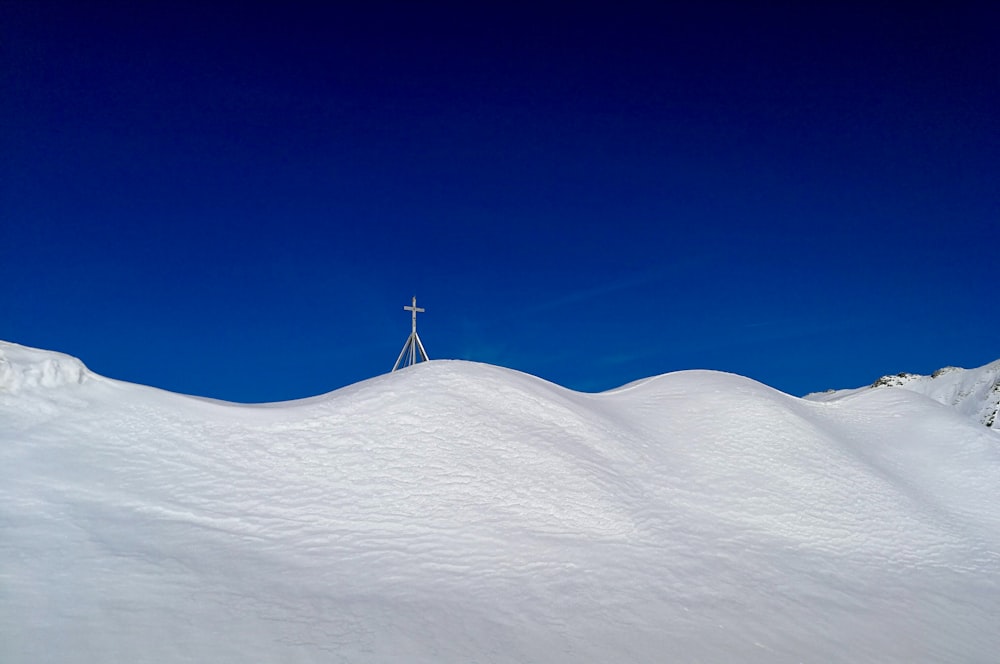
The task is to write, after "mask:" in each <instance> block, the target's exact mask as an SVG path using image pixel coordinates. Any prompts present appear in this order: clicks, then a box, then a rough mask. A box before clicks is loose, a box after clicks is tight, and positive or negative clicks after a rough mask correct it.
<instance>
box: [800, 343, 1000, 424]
mask: <svg viewBox="0 0 1000 664" xmlns="http://www.w3.org/2000/svg"><path fill="white" fill-rule="evenodd" d="M886 387H901V388H903V389H905V390H910V391H911V392H916V393H917V394H923V395H924V396H926V397H930V398H931V399H933V400H934V401H937V402H938V403H942V404H945V405H946V406H952V407H953V408H955V409H956V410H957V411H958V412H960V413H963V414H964V415H966V416H968V417H971V418H972V419H974V420H975V421H977V422H979V423H980V424H985V425H986V426H988V427H991V428H993V427H994V426H1000V425H997V421H998V420H1000V360H997V361H996V362H991V363H990V364H987V365H985V366H982V367H979V368H978V369H960V368H958V367H945V368H943V369H938V370H937V371H935V372H934V373H933V374H932V375H930V376H921V375H919V374H912V373H900V374H895V375H891V376H882V377H881V378H879V379H878V380H876V381H875V382H874V383H872V384H871V385H870V386H868V387H867V388H858V389H854V390H831V391H830V392H823V393H819V394H810V395H807V396H806V398H807V399H811V400H815V401H833V400H836V399H839V398H841V397H843V396H848V395H852V394H856V393H857V392H858V391H859V390H866V389H879V388H886Z"/></svg>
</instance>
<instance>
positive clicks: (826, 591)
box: [0, 342, 1000, 664]
mask: <svg viewBox="0 0 1000 664" xmlns="http://www.w3.org/2000/svg"><path fill="white" fill-rule="evenodd" d="M988 367H990V369H989V370H991V371H992V370H994V369H996V368H997V365H988ZM984 369H985V368H984ZM977 371H978V373H976V372H972V373H975V374H976V376H978V377H977V378H975V379H973V378H970V376H972V373H968V374H966V373H960V372H959V371H953V372H945V373H944V374H942V375H939V376H938V377H937V378H934V379H927V380H923V379H914V380H908V381H906V384H905V385H903V387H906V388H907V389H860V390H853V391H849V392H841V393H834V394H828V395H821V396H817V397H816V398H813V399H798V398H795V397H792V396H789V395H786V394H783V393H781V392H778V391H776V390H774V389H771V388H769V387H767V386H765V385H762V384H760V383H757V382H754V381H752V380H750V379H747V378H743V377H740V376H736V375H732V374H723V373H717V372H711V371H686V372H679V373H674V374H667V375H664V376H659V377H656V378H650V379H647V380H643V381H638V382H636V383H632V384H630V385H627V386H624V387H622V388H619V389H617V390H612V391H609V392H604V393H600V394H583V393H578V392H573V391H570V390H567V389H564V388H561V387H559V386H556V385H553V384H551V383H547V382H545V381H543V380H541V379H538V378H535V377H533V376H529V375H526V374H522V373H518V372H515V371H511V370H507V369H502V368H498V367H494V366H489V365H483V364H475V363H470V362H458V361H431V362H426V363H422V364H419V365H417V366H414V367H411V368H408V369H406V370H403V371H399V372H396V373H393V374H390V375H385V376H380V377H378V378H374V379H371V380H368V381H365V382H362V383H359V384H357V385H353V386H351V387H347V388H344V389H341V390H337V391H335V392H332V393H330V394H327V395H323V396H319V397H314V398H311V399H305V400H301V401H294V402H287V403H277V404H266V405H257V406H244V405H236V404H230V403H225V402H217V401H209V400H205V399H198V398H193V397H187V396H182V395H178V394H173V393H169V392H164V391H162V390H157V389H154V388H149V387H144V386H140V385H134V384H129V383H123V382H119V381H115V380H111V379H108V378H104V377H102V376H98V375H96V374H93V373H91V372H89V371H88V370H87V369H86V368H85V367H84V365H83V364H82V363H81V362H80V361H79V360H76V359H74V358H71V357H69V356H66V355H61V354H58V353H52V352H48V351H42V350H36V349H31V348H26V347H22V346H18V345H16V344H10V343H3V342H0V523H2V524H3V526H2V532H3V536H2V537H0V661H3V662H5V663H10V664H22V663H23V664H27V663H29V662H30V663H37V662H112V661H121V662H125V661H129V662H157V663H160V662H182V661H183V662H190V661H203V662H213V663H221V662H234V663H235V662H241V663H242V662H545V663H554V662H573V663H577V662H662V661H699V662H734V661H739V662H800V661H808V662H859V661H866V662H872V661H877V662H911V661H921V662H956V661H962V662H988V661H995V659H996V653H997V652H1000V630H998V628H997V616H998V615H1000V507H998V503H997V500H996V495H997V489H998V487H1000V434H998V432H997V431H994V430H991V429H990V428H988V427H986V426H983V424H982V423H981V422H979V421H977V420H976V417H972V416H970V415H976V414H977V413H978V412H979V411H978V410H977V409H978V408H979V406H973V405H969V404H972V403H973V400H979V401H982V399H981V397H984V394H985V395H986V396H988V394H989V393H990V390H989V389H988V388H983V390H980V391H977V390H978V387H977V388H975V389H968V388H970V386H971V385H973V384H975V385H979V382H978V381H979V380H980V378H982V377H983V376H984V375H985V374H984V373H982V372H981V371H979V370H977ZM934 381H938V382H934ZM947 381H952V382H947ZM983 381H986V382H988V381H987V379H985V378H983ZM984 384H985V383H984ZM918 386H920V387H919V389H914V388H915V387H918ZM942 386H947V387H942ZM981 392H982V393H981ZM942 395H946V396H942ZM960 395H964V396H962V397H961V398H959V396H960ZM928 396H930V397H931V398H928Z"/></svg>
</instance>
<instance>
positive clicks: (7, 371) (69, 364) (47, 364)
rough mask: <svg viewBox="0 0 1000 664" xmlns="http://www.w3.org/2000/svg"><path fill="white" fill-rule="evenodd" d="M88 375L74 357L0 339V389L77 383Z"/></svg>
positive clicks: (0, 390)
mask: <svg viewBox="0 0 1000 664" xmlns="http://www.w3.org/2000/svg"><path fill="white" fill-rule="evenodd" d="M89 376H90V372H89V371H88V370H87V367H85V366H84V364H83V362H81V361H80V360H78V359H76V358H75V357H70V356H69V355H64V354H62V353H55V352H52V351H44V350H38V349H35V348H28V347H27V346H21V345H19V344H15V343H10V342H8V341H0V392H12V393H16V392H20V391H21V390H24V389H36V388H53V387H59V386H62V385H68V384H80V383H83V382H84V381H85V380H87V378H88V377H89Z"/></svg>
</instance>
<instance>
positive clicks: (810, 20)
mask: <svg viewBox="0 0 1000 664" xmlns="http://www.w3.org/2000/svg"><path fill="white" fill-rule="evenodd" d="M208 4H212V8H206V7H204V6H201V4H184V3H164V4H156V3H145V2H128V3H125V2H122V3H117V4H109V3H89V2H86V3H83V2H73V3H65V4H58V3H46V2H17V1H15V2H11V1H10V0H6V1H5V2H3V3H0V67H2V69H0V86H2V87H0V303H2V306H0V338H2V339H5V340H8V341H14V342H17V343H21V344H25V345H29V346H37V347H42V348H48V349H52V350H58V351H62V352H66V353H69V354H72V355H75V356H77V357H80V358H81V359H83V360H84V362H86V363H87V365H88V366H89V367H90V368H91V369H93V370H94V371H96V372H98V373H101V374H103V375H106V376H109V377H112V378H118V379H123V380H128V381H133V382H138V383H143V384H148V385H154V386H157V387H162V388H165V389H169V390H173V391H179V392H185V393H190V394H197V395H203V396H210V397H216V398H222V399H229V400H236V401H275V400H284V399H291V398H297V397H304V396H309V395H314V394H319V393H323V392H326V391H329V390H332V389H335V388H337V387H341V386H344V385H347V384H350V383H353V382H356V381H358V380H362V379H364V378H368V377H371V376H374V375H377V374H380V373H384V372H386V371H387V370H388V369H390V368H391V366H392V363H393V361H394V360H395V359H396V355H397V354H398V353H399V351H400V349H401V348H402V345H403V343H404V342H405V341H406V338H407V335H408V334H409V326H410V321H409V314H408V313H407V312H405V311H403V310H402V307H403V305H405V304H408V303H409V300H410V297H411V296H412V295H414V294H415V295H416V296H417V298H418V303H419V305H420V306H423V307H425V308H426V309H427V313H426V314H423V315H422V316H421V319H420V321H419V329H420V336H421V338H422V340H423V342H424V345H425V346H426V347H427V351H428V353H429V354H430V355H431V356H432V357H433V358H457V359H469V360H477V361H482V362H489V363H493V364H499V365H502V366H507V367H511V368H514V369H519V370H522V371H526V372H529V373H532V374H536V375H538V376H541V377H543V378H546V379H549V380H552V381H554V382H557V383H560V384H562V385H565V386H568V387H572V388H575V389H583V390H600V389H607V388H611V387H615V386H618V385H621V384H623V383H626V382H629V381H632V380H635V379H639V378H642V377H645V376H649V375H653V374H659V373H664V372H668V371H675V370H681V369H693V368H708V369H718V370H722V371H732V372H736V373H740V374H743V375H746V376H749V377H751V378H754V379H757V380H760V381H762V382H764V383H767V384H769V385H771V386H774V387H776V388H778V389H781V390H783V391H786V392H790V393H793V394H804V393H806V392H809V391H816V390H823V389H827V388H832V387H836V388H841V387H855V386H859V385H862V384H867V383H869V382H871V381H872V380H874V379H875V378H877V377H879V376H880V375H882V374H886V373H895V372H898V371H915V372H920V373H929V372H930V371H933V370H934V369H936V368H938V367H941V366H944V365H959V366H967V367H973V366H979V365H982V364H985V363H987V362H990V361H992V360H995V359H997V358H998V357H1000V312H998V309H1000V306H998V296H997V293H998V287H997V286H998V283H1000V260H998V258H997V246H998V242H997V240H998V239H1000V73H998V72H1000V56H998V47H997V41H996V31H995V30H996V26H997V25H1000V12H998V11H997V10H995V9H988V7H989V6H990V5H989V4H986V3H983V4H981V5H976V4H962V3H951V4H945V3H939V6H938V8H937V9H934V10H928V9H924V8H920V9H917V8H916V6H914V7H906V6H905V5H904V6H903V8H902V9H891V8H889V6H883V5H878V4H872V3H843V2H838V3H830V4H827V5H822V6H810V7H808V8H806V7H803V6H801V5H806V4H810V3H763V7H757V8H753V9H751V8H748V5H747V4H745V3H716V4H709V3H678V4H671V3H662V4H661V5H660V7H659V8H658V9H655V10H652V9H649V8H648V5H647V6H646V7H643V6H641V5H628V4H624V5H623V4H621V3H607V4H605V5H604V6H603V7H588V8H584V7H581V6H580V5H579V3H561V4H552V3H548V4H547V3H530V4H527V3H526V4H516V3H501V2H490V3H469V2H464V3H450V4H441V3H398V4H394V3H350V4H348V3H325V4H326V5H327V6H325V7H321V6H320V3H310V4H295V3H287V2H285V3H280V4H277V3H276V4H275V5H273V6H270V7H264V8H260V7H254V6H251V5H250V4H248V3H208ZM894 4H897V5H898V4H899V3H894ZM993 6H994V7H995V6H996V5H993Z"/></svg>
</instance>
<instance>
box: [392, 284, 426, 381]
mask: <svg viewBox="0 0 1000 664" xmlns="http://www.w3.org/2000/svg"><path fill="white" fill-rule="evenodd" d="M403 309H405V310H406V311H410V312H412V313H413V316H412V319H411V320H412V321H413V326H412V327H411V328H410V337H409V338H408V339H407V340H406V343H405V344H403V350H401V351H400V352H399V357H397V358H396V364H394V365H392V370H393V371H396V370H397V369H402V368H405V367H412V366H413V365H414V364H416V363H417V362H426V361H427V360H429V359H430V358H428V357H427V351H426V350H424V344H423V342H422V341H420V336H419V335H417V314H418V313H419V314H422V313H424V309H422V308H421V307H418V306H417V296H416V295H414V296H413V304H412V305H410V306H408V307H407V306H404V307H403Z"/></svg>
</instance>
